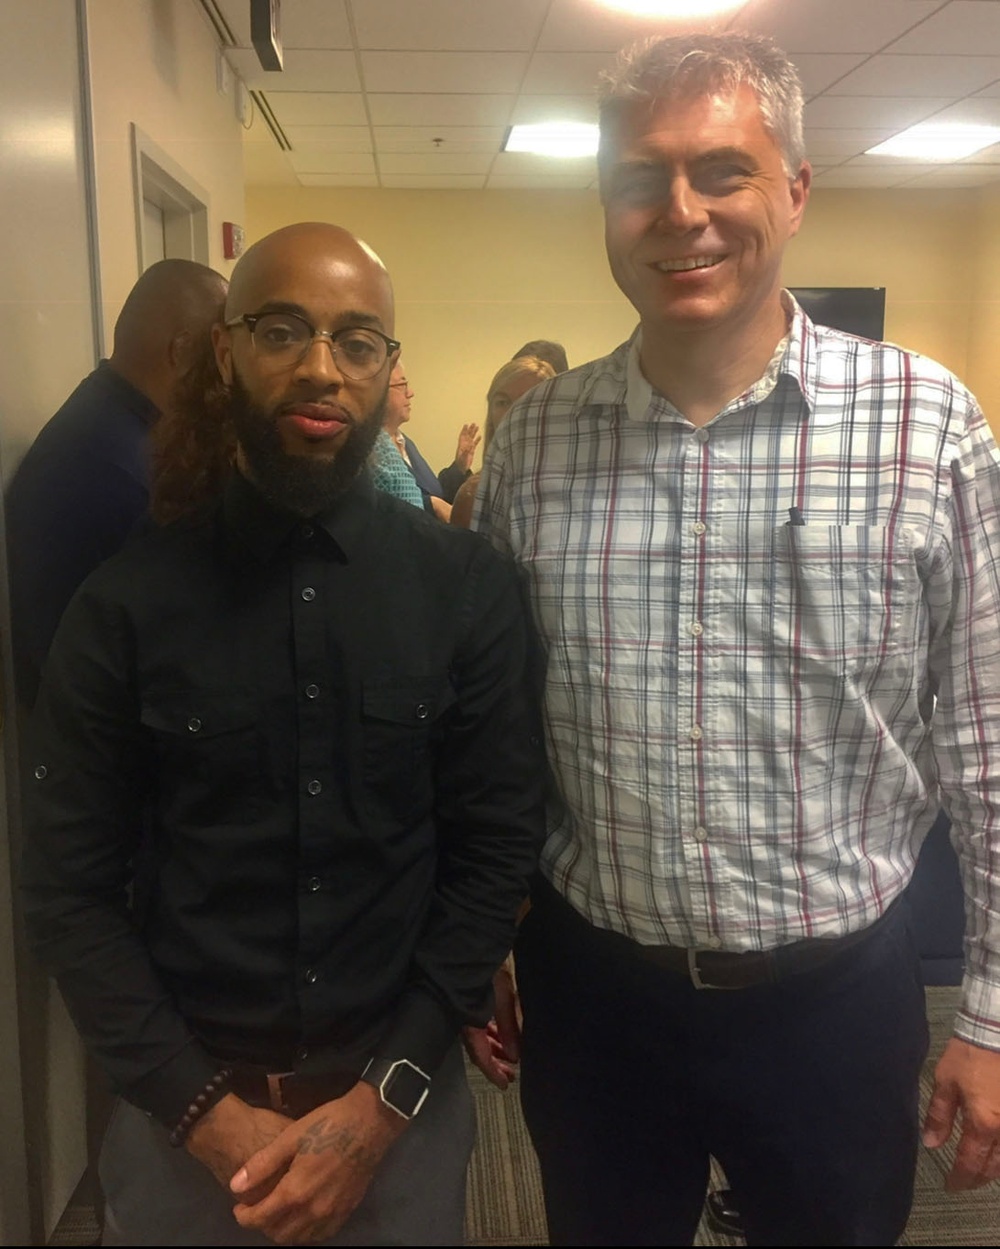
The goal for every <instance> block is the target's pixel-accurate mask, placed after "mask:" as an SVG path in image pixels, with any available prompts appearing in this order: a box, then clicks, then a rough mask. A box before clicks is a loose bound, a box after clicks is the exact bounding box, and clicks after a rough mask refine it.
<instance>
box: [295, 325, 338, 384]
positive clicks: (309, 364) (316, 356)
mask: <svg viewBox="0 0 1000 1249" xmlns="http://www.w3.org/2000/svg"><path fill="white" fill-rule="evenodd" d="M295 380H296V381H302V382H310V383H314V384H318V385H321V386H324V387H330V386H342V385H343V383H344V375H343V373H341V371H340V369H339V367H338V366H337V357H336V355H335V354H334V350H333V343H332V342H331V340H330V339H329V338H325V337H322V336H320V335H316V337H315V338H314V339H313V340H312V342H311V343H310V344H309V346H308V347H307V348H306V353H305V355H304V356H303V357H302V359H301V360H300V361H299V362H298V364H297V365H296V366H295Z"/></svg>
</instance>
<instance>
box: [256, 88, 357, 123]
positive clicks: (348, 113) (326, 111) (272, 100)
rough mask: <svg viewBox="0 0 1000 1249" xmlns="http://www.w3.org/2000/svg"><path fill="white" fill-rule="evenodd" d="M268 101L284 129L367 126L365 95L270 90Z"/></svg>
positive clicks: (267, 94)
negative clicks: (289, 127)
mask: <svg viewBox="0 0 1000 1249" xmlns="http://www.w3.org/2000/svg"><path fill="white" fill-rule="evenodd" d="M265 98H266V100H267V102H268V104H269V105H270V108H271V111H272V112H273V113H274V115H275V117H277V119H278V121H279V123H280V124H281V126H282V128H285V127H287V126H363V125H364V124H365V123H366V121H367V120H368V119H367V117H366V116H365V101H364V96H362V95H360V94H357V95H349V94H348V93H346V92H339V91H268V92H266V93H265Z"/></svg>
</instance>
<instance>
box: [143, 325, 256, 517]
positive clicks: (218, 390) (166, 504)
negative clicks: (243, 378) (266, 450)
mask: <svg viewBox="0 0 1000 1249" xmlns="http://www.w3.org/2000/svg"><path fill="white" fill-rule="evenodd" d="M235 460H236V430H235V428H234V426H233V423H232V420H231V418H230V415H229V389H228V387H227V386H226V384H225V382H223V380H222V378H221V377H220V375H219V368H218V365H217V364H216V361H215V352H214V351H213V350H212V345H211V343H207V344H206V346H205V348H204V350H203V351H201V352H200V353H199V355H198V356H197V358H196V359H195V360H194V362H193V363H192V366H191V368H190V369H189V370H188V372H187V373H186V374H185V375H184V377H183V378H182V379H181V380H180V381H179V382H178V384H177V386H176V387H175V389H174V393H173V396H172V398H171V402H170V405H169V407H168V409H167V411H166V412H164V413H163V415H162V416H161V417H160V419H159V420H158V421H157V422H156V424H155V425H154V427H153V434H152V466H151V470H152V471H151V477H152V481H151V486H150V504H149V511H150V515H151V516H152V518H153V520H154V521H156V522H157V524H161V525H164V524H167V523H169V522H170V521H173V520H178V519H179V518H181V517H183V516H189V515H191V514H192V513H193V512H196V511H198V510H199V509H200V508H201V507H203V506H204V505H205V504H206V503H209V502H210V501H211V500H213V499H215V498H217V497H218V496H219V495H220V494H221V493H222V490H223V487H224V485H225V483H226V480H227V478H228V477H229V475H230V473H231V472H232V471H233V465H234V463H235Z"/></svg>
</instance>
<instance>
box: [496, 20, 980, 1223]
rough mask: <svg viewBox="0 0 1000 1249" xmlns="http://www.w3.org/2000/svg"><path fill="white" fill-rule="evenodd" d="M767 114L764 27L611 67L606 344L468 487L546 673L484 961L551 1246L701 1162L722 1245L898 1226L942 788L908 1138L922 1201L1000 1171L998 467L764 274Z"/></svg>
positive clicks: (786, 163) (780, 87)
mask: <svg viewBox="0 0 1000 1249" xmlns="http://www.w3.org/2000/svg"><path fill="white" fill-rule="evenodd" d="M801 111H802V95H801V87H800V84H799V81H798V77H797V74H796V72H795V70H794V68H793V66H792V65H791V64H790V62H789V61H788V58H787V57H786V56H785V54H784V53H782V52H781V51H780V50H779V49H777V48H776V47H775V46H774V45H773V44H772V43H771V42H770V41H769V40H765V39H761V38H758V37H754V36H740V35H726V36H694V37H692V36H685V37H675V38H667V39H661V40H655V41H653V42H652V43H650V44H646V45H644V46H642V47H640V48H639V49H634V50H632V51H631V52H629V53H626V54H623V56H622V58H621V59H620V63H619V65H618V67H617V68H616V70H615V71H614V73H613V74H611V75H609V78H608V81H606V82H605V85H604V94H603V99H602V104H601V147H600V153H599V166H600V184H601V193H602V199H603V203H604V209H605V219H606V243H607V251H608V256H609V260H610V263H611V270H612V273H613V275H614V277H615V280H616V281H617V283H618V285H619V286H620V287H621V289H622V290H623V292H624V293H625V294H626V296H627V297H628V299H629V300H630V302H631V303H632V304H633V305H634V307H635V309H636V311H637V312H638V314H639V320H640V324H639V327H638V329H637V330H636V332H635V334H634V335H633V337H632V338H631V339H630V340H629V341H628V342H627V343H624V344H623V345H622V346H621V347H619V348H618V349H617V350H616V351H614V352H613V353H612V354H611V355H610V356H607V357H605V358H604V359H601V360H597V361H594V362H592V363H590V364H587V365H584V366H583V367H581V368H578V369H574V370H572V371H571V372H569V373H565V374H563V375H561V376H560V377H557V378H555V379H553V380H551V381H549V382H545V383H543V384H541V385H540V386H538V387H536V388H535V389H534V390H532V391H531V392H530V394H529V395H528V396H527V397H526V398H525V399H523V400H522V401H521V402H520V403H519V404H518V405H517V406H516V407H515V408H514V410H513V411H512V413H511V415H510V416H509V417H508V419H507V421H506V422H505V423H504V424H503V425H502V426H501V428H500V429H499V431H498V432H497V436H496V439H495V440H494V442H493V444H492V446H491V448H490V452H489V454H488V456H487V458H486V464H485V468H484V473H483V479H482V485H481V486H480V489H479V494H478V500H477V508H476V515H475V517H474V522H473V523H474V525H475V526H476V527H478V528H479V529H480V530H481V531H482V532H483V533H484V534H486V535H487V536H488V537H489V539H490V540H491V541H492V542H493V543H494V544H495V545H496V546H498V547H499V548H501V549H502V550H506V551H509V552H511V553H512V554H513V556H514V558H515V559H516V560H517V561H518V562H519V564H520V565H521V567H522V569H523V572H524V574H525V577H526V579H527V581H528V584H529V587H530V591H531V596H532V601H533V605H534V612H535V616H536V619H537V623H538V625H539V628H540V630H541V634H542V636H543V639H544V641H545V643H546V646H547V652H548V667H547V673H546V678H545V713H546V727H547V736H548V749H549V752H550V759H551V763H552V767H553V771H554V774H555V778H556V782H557V789H558V798H557V800H556V801H554V803H553V809H552V814H551V819H550V825H549V836H548V842H547V845H546V848H545V851H544V854H543V859H542V871H543V875H542V879H541V880H540V882H539V883H538V886H537V888H536V890H535V891H534V893H533V898H532V908H531V910H530V911H529V913H528V915H527V918H526V919H525V920H524V922H523V923H522V925H521V929H520V933H519V938H518V944H517V947H516V951H515V953H516V961H517V975H518V981H519V990H520V993H521V1002H522V1006H523V1012H524V1020H525V1027H524V1033H523V1038H522V1039H521V1046H522V1052H521V1057H522V1061H523V1077H522V1100H523V1104H524V1109H525V1114H526V1117H527V1120H528V1124H529V1127H530V1130H531V1133H532V1138H533V1140H534V1143H535V1146H536V1148H537V1151H538V1155H539V1159H540V1162H541V1168H542V1175H543V1179H544V1183H545V1192H546V1207H547V1213H548V1218H549V1227H550V1236H551V1240H552V1243H553V1244H660V1245H662V1244H683V1243H690V1242H691V1239H692V1237H693V1234H694V1231H695V1228H696V1226H697V1223H698V1219H699V1216H700V1213H701V1208H702V1202H703V1199H704V1194H705V1186H706V1181H707V1177H708V1168H709V1157H710V1155H713V1156H715V1157H716V1158H717V1159H718V1160H719V1161H720V1162H721V1164H722V1165H723V1167H724V1169H725V1171H726V1175H727V1177H728V1180H729V1182H730V1185H731V1187H732V1189H733V1194H734V1197H735V1200H736V1202H737V1204H738V1206H739V1209H740V1210H741V1212H742V1214H743V1217H744V1222H745V1228H746V1234H747V1239H748V1241H749V1242H750V1243H752V1244H771V1245H774V1244H796V1245H820V1244H822V1245H835V1244H836V1245H846V1244H869V1245H870V1244H892V1243H894V1242H895V1241H896V1239H897V1238H898V1236H899V1235H900V1234H901V1232H902V1230H903V1228H904V1226H905V1223H906V1220H907V1216H908V1212H909V1208H910V1202H911V1198H912V1189H913V1177H914V1171H915V1162H916V1152H917V1148H918V1142H919V1139H920V1123H919V1116H918V1080H919V1074H920V1070H921V1066H922V1063H923V1061H924V1059H925V1056H926V1052H927V1026H926V1015H925V1007H924V999H923V989H922V986H921V983H920V975H919V960H918V956H917V951H916V948H915V943H914V939H913V934H912V931H911V926H910V920H909V916H908V914H907V908H906V901H905V899H904V898H903V896H902V895H903V893H904V890H905V887H906V885H907V882H908V881H909V879H910V877H911V875H912V872H913V867H914V862H915V860H916V856H917V853H918V851H919V848H920V844H921V842H922V840H923V838H924V836H925V834H926V832H927V830H928V828H929V827H930V825H931V823H932V822H933V820H934V817H935V815H936V813H937V811H938V809H939V805H941V804H943V805H944V807H945V808H946V810H947V811H948V813H949V815H950V817H951V819H952V822H953V830H954V831H953V836H954V838H955V841H956V845H957V847H958V850H959V854H960V860H961V864H962V870H963V876H964V882H965V889H966V894H967V913H968V920H967V935H966V963H967V971H966V976H965V982H964V991H963V998H962V1005H961V1010H960V1012H959V1015H958V1018H957V1021H956V1025H955V1035H954V1037H953V1039H952V1040H951V1041H950V1042H949V1044H948V1046H947V1049H946V1051H945V1053H944V1056H943V1058H942V1060H941V1062H940V1064H939V1066H938V1068H937V1087H936V1091H935V1094H934V1098H933V1101H932V1103H931V1106H930V1109H929V1111H928V1114H927V1117H926V1120H925V1123H924V1125H923V1139H924V1142H925V1144H927V1145H930V1146H932V1147H936V1146H940V1145H942V1144H944V1143H945V1141H947V1140H948V1138H949V1136H950V1135H951V1132H952V1128H953V1126H954V1125H955V1124H956V1122H957V1123H958V1124H959V1125H960V1137H959V1142H958V1149H957V1153H956V1155H955V1159H954V1163H953V1165H952V1166H951V1169H950V1171H949V1174H948V1181H947V1182H948V1186H949V1187H950V1188H953V1189H961V1188H970V1187H975V1186H977V1185H980V1184H984V1183H986V1182H988V1181H989V1180H991V1179H993V1178H994V1177H996V1176H997V1175H998V1174H1000V913H998V897H1000V767H997V766H996V765H995V763H994V755H995V753H996V750H997V743H998V741H1000V631H998V628H997V619H998V616H1000V568H998V552H1000V457H998V452H997V448H996V445H995V443H994V440H993V438H992V436H991V434H990V432H989V429H988V426H987V424H986V422H985V420H984V418H983V414H982V412H981V411H980V410H979V408H978V406H977V404H976V402H975V400H974V398H973V397H972V395H971V394H970V393H969V392H968V391H967V390H966V389H965V388H964V387H963V386H962V385H961V383H960V382H959V381H958V380H957V379H956V378H955V377H953V376H952V375H951V374H950V373H949V372H947V370H945V369H944V368H942V367H941V366H940V365H938V364H936V363H934V362H933V361H931V360H927V359H925V358H922V357H920V356H917V355H914V354H913V353H910V352H906V351H903V350H901V349H899V348H898V347H895V346H890V345H887V344H882V343H875V342H869V341H867V340H863V339H860V338H855V337H852V336H850V335H847V334H842V333H839V332H837V331H834V330H829V329H824V328H821V327H818V326H815V325H813V324H812V323H811V322H810V321H809V319H808V318H807V317H806V316H805V315H804V313H803V312H802V310H801V309H800V308H799V307H798V306H797V305H796V304H795V302H794V300H793V299H792V298H791V296H790V295H789V294H788V293H787V291H784V290H783V289H782V283H781V263H782V256H783V252H784V249H785V246H786V244H787V243H788V241H789V239H790V238H791V237H792V236H793V235H794V234H795V233H796V232H797V231H798V229H799V226H800V224H801V222H802V218H803V213H804V210H805V207H806V202H807V199H808V195H809V185H810V167H809V165H808V163H807V162H806V160H805V154H804V150H803V144H802V123H801ZM490 1035H491V1037H492V1044H493V1050H492V1054H491V1055H490V1056H489V1057H488V1058H487V1059H485V1060H484V1066H485V1067H486V1068H487V1069H489V1068H490V1067H491V1066H492V1067H493V1068H494V1074H495V1075H496V1076H497V1078H498V1081H501V1080H502V1078H503V1077H502V1073H501V1071H500V1069H501V1068H502V1066H503V1064H505V1063H507V1064H509V1062H510V1061H511V1060H512V1059H514V1058H516V1056H517V1044H518V1039H517V1038H516V1036H515V1035H514V1030H513V1027H512V1023H511V1020H510V1019H509V1018H507V1017H506V1016H504V1015H502V1014H501V1015H500V1016H499V1017H498V1020H497V1024H496V1025H495V1028H494V1031H493V1032H492V1033H491V1034H490Z"/></svg>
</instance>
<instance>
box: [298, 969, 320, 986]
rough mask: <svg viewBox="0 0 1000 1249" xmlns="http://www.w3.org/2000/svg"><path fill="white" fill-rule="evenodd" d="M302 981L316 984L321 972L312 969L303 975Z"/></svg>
mask: <svg viewBox="0 0 1000 1249" xmlns="http://www.w3.org/2000/svg"><path fill="white" fill-rule="evenodd" d="M302 979H303V980H304V981H305V982H306V984H315V983H316V981H317V980H318V979H319V972H318V971H316V970H315V968H312V967H310V968H309V970H308V971H307V972H305V973H304V974H303V976H302Z"/></svg>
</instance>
